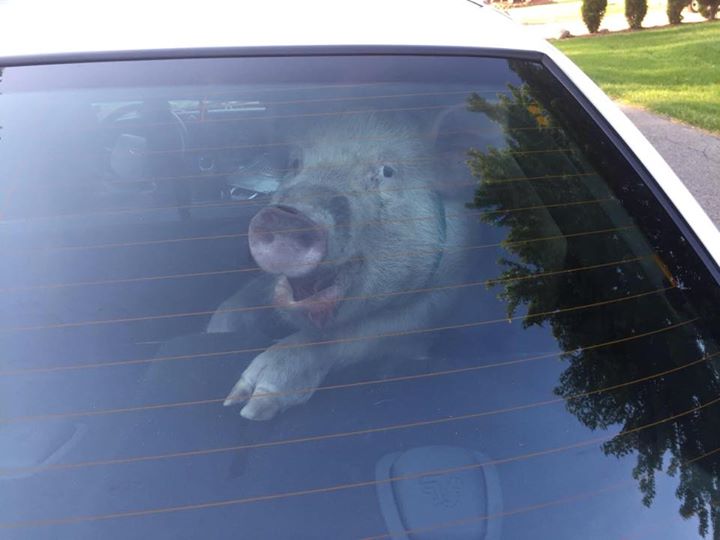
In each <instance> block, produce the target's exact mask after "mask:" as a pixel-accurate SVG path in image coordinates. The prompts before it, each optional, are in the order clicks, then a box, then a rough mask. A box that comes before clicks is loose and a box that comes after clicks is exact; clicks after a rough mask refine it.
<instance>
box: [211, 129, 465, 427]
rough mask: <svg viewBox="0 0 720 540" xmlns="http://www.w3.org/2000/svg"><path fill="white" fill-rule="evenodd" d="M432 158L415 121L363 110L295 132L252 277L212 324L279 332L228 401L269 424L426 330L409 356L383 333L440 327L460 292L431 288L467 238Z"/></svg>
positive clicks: (456, 274) (261, 224) (261, 223)
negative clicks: (335, 376) (333, 375)
mask: <svg viewBox="0 0 720 540" xmlns="http://www.w3.org/2000/svg"><path fill="white" fill-rule="evenodd" d="M433 152H434V150H433V146H432V144H431V141H430V140H429V139H428V137H427V136H423V135H422V133H420V130H419V128H418V127H415V126H414V125H413V124H412V123H411V122H407V121H405V122H392V121H388V120H387V119H381V118H378V117H376V116H371V115H366V116H363V117H357V116H353V117H344V118H343V117H341V118H337V119H334V120H330V121H326V122H324V123H322V124H319V125H318V124H316V128H315V129H312V130H307V131H305V132H304V133H302V137H301V138H299V140H298V141H297V144H296V150H294V151H293V155H292V156H291V158H290V159H289V162H290V163H291V164H292V169H293V170H292V173H290V174H287V175H285V176H283V177H282V178H279V179H278V180H277V186H276V188H275V189H274V193H273V194H272V196H271V200H270V202H269V204H268V205H267V206H265V207H262V208H261V209H260V211H259V212H258V213H257V214H256V215H255V216H254V217H253V218H252V220H251V221H250V224H249V228H248V235H247V238H248V244H249V248H250V253H251V255H252V257H253V258H254V260H255V262H256V263H257V265H258V266H259V268H260V270H261V275H260V276H259V277H258V278H256V279H255V280H252V281H250V282H249V283H248V284H247V285H246V286H245V287H243V288H241V289H240V290H239V291H238V292H237V293H235V294H234V295H232V296H231V297H230V298H229V299H227V300H226V301H225V302H224V303H223V304H222V305H221V306H220V307H219V309H218V310H217V312H216V313H215V314H214V315H213V316H212V317H211V319H210V321H209V324H208V327H207V331H208V332H242V333H245V335H251V334H252V335H254V334H255V333H262V332H267V329H268V328H270V329H271V330H275V331H278V332H279V333H280V334H281V335H283V334H284V335H283V336H282V338H281V339H279V340H278V341H276V342H275V343H274V344H273V345H271V346H269V347H268V348H267V349H266V350H265V351H263V352H262V353H260V354H259V355H258V356H256V357H255V358H254V360H252V362H251V363H250V364H249V366H248V367H247V369H245V371H244V372H243V373H242V376H241V377H240V379H239V380H238V381H237V383H236V384H235V385H234V387H233V388H232V390H231V391H230V393H229V395H228V396H227V398H226V400H225V402H224V405H226V406H229V405H235V404H242V405H243V407H242V409H241V411H240V414H241V415H242V416H243V417H245V418H247V419H250V420H267V419H270V418H272V417H274V416H275V415H277V414H278V413H280V412H281V411H284V410H286V409H288V408H290V407H293V406H297V405H300V404H302V403H304V402H306V401H307V400H308V399H310V397H311V396H312V394H313V391H314V390H315V389H316V388H317V387H318V386H319V385H320V384H321V383H322V381H323V379H324V378H325V377H326V375H327V374H328V373H329V372H330V371H331V370H336V369H340V368H343V367H345V366H349V365H351V364H354V363H357V362H362V361H369V360H377V359H379V358H380V359H382V361H385V358H386V357H388V356H389V355H392V356H393V357H397V356H399V355H411V356H412V355H423V354H426V349H427V347H428V341H429V339H428V338H429V336H428V335H424V334H423V333H418V334H417V336H416V338H413V339H406V340H402V342H403V344H404V345H403V347H405V348H406V349H412V350H399V349H398V346H397V344H396V343H388V338H383V337H382V336H386V335H393V334H395V335H397V334H402V333H407V332H413V331H416V330H418V329H423V328H428V327H432V326H433V325H434V324H435V325H437V324H440V325H442V324H443V318H444V317H445V315H446V314H447V313H448V309H449V308H451V307H452V305H453V298H454V297H455V296H454V295H456V294H458V291H456V290H455V291H453V290H448V288H446V289H444V290H432V289H433V288H437V286H438V284H440V283H444V282H459V281H461V280H462V273H463V272H464V271H466V270H465V267H466V266H467V265H464V264H463V261H462V253H461V252H460V253H458V251H461V250H454V251H453V250H452V249H449V248H452V247H453V246H455V247H457V246H463V245H465V244H466V242H467V236H468V234H469V230H468V229H469V226H468V221H467V220H462V219H457V216H458V215H459V214H462V213H463V212H464V213H467V210H466V209H465V206H464V202H463V201H462V200H455V199H452V198H451V197H445V196H444V195H443V194H442V191H441V190H440V189H439V187H440V186H441V185H442V182H443V181H445V180H450V179H443V178H438V177H437V176H438V175H437V174H436V171H434V169H433ZM247 181H248V182H252V179H248V180H247ZM428 289H430V290H429V291H428ZM413 290H422V292H419V291H418V292H416V293H412V291H413ZM460 294H462V293H460ZM249 306H272V309H251V310H246V309H243V308H247V307H249ZM248 333H251V334H248ZM271 337H272V336H271ZM390 339H391V338H390ZM410 343H411V344H410ZM387 360H388V361H392V360H393V358H387Z"/></svg>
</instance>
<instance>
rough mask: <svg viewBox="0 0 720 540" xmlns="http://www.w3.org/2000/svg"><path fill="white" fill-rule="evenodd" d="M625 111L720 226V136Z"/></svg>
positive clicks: (658, 117)
mask: <svg viewBox="0 0 720 540" xmlns="http://www.w3.org/2000/svg"><path fill="white" fill-rule="evenodd" d="M622 110H623V111H624V112H625V114H626V115H627V116H628V117H629V118H630V120H632V121H633V122H634V123H635V125H636V126H637V127H638V128H639V129H640V131H642V132H643V134H644V135H645V137H647V139H648V140H649V141H650V142H651V143H652V144H653V145H654V146H655V148H657V150H658V152H660V154H661V155H662V156H663V157H664V158H665V161H667V162H668V164H669V165H670V167H672V168H673V170H674V171H675V173H676V174H677V175H678V176H679V177H680V179H681V180H682V181H683V182H685V185H686V186H687V187H688V189H689V190H690V191H691V192H692V194H693V195H695V198H696V199H697V200H698V202H699V203H700V205H701V206H702V207H703V208H704V209H705V212H707V214H708V216H710V219H712V220H713V221H714V222H715V224H716V225H717V226H718V227H720V136H717V135H712V134H710V133H708V132H706V131H703V130H700V129H696V128H693V127H689V126H686V125H685V124H681V123H679V122H674V121H672V120H668V119H666V118H664V117H661V116H657V115H655V114H652V113H649V112H647V111H644V110H642V109H636V108H634V107H627V106H623V107H622Z"/></svg>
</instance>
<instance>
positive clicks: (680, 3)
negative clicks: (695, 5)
mask: <svg viewBox="0 0 720 540" xmlns="http://www.w3.org/2000/svg"><path fill="white" fill-rule="evenodd" d="M686 5H687V0H668V3H667V10H666V13H667V16H668V21H670V24H680V23H681V22H682V20H683V16H682V10H683V9H684V8H685V6H686Z"/></svg>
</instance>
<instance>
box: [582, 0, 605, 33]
mask: <svg viewBox="0 0 720 540" xmlns="http://www.w3.org/2000/svg"><path fill="white" fill-rule="evenodd" d="M606 9H607V0H583V3H582V18H583V21H584V22H585V26H587V29H588V30H589V31H590V33H592V34H594V33H595V32H597V31H598V28H600V23H601V22H602V19H603V16H604V15H605V10H606Z"/></svg>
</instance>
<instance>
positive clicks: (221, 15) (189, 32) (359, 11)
mask: <svg viewBox="0 0 720 540" xmlns="http://www.w3.org/2000/svg"><path fill="white" fill-rule="evenodd" d="M0 20H2V21H3V28H2V32H0V56H24V55H43V54H48V53H67V52H100V51H126V50H148V49H149V50H156V49H176V48H216V47H263V46H296V45H297V46H311V45H424V46H453V47H486V48H507V49H525V50H540V49H544V48H545V46H544V41H542V40H540V39H537V38H534V37H533V36H531V35H530V33H528V32H524V31H522V29H521V28H520V27H518V26H517V25H515V24H514V23H513V22H512V21H511V20H510V19H509V18H508V17H507V16H505V15H504V14H502V13H500V12H498V11H497V10H495V9H494V8H491V7H482V6H480V5H478V4H476V3H474V2H471V1H469V0H360V1H351V0H256V1H247V0H245V1H227V0H224V1H221V0H202V1H201V2H193V3H192V4H191V3H186V2H183V1H180V0H178V1H167V0H143V1H140V0H124V1H121V2H106V1H104V0H100V1H98V0H62V1H57V0H45V1H41V0H5V1H3V0H0Z"/></svg>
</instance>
